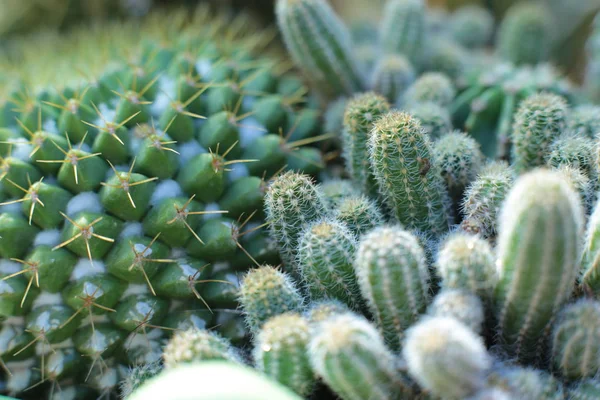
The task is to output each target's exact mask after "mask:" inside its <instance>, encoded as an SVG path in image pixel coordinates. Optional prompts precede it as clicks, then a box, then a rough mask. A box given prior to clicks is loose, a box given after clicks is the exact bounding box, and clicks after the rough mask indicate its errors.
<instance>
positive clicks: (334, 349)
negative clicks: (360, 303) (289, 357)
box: [309, 313, 412, 400]
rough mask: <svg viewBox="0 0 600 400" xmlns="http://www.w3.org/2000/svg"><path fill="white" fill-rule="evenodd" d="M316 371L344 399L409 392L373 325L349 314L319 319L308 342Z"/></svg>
mask: <svg viewBox="0 0 600 400" xmlns="http://www.w3.org/2000/svg"><path fill="white" fill-rule="evenodd" d="M309 353H310V359H311V364H312V366H313V368H314V370H315V372H316V373H317V374H318V375H319V376H320V377H321V378H322V379H323V381H324V382H325V383H327V385H328V386H329V387H330V388H331V389H333V391H334V392H335V393H336V394H337V395H338V396H340V398H342V399H343V400H362V399H373V400H386V399H393V398H401V397H400V396H402V395H409V394H410V393H411V392H412V389H411V387H410V386H409V385H410V384H409V383H408V380H407V379H406V377H405V376H403V375H402V373H401V372H400V370H399V368H398V361H397V360H396V358H395V356H394V354H393V353H392V352H391V351H390V350H389V349H388V348H387V347H386V346H385V344H384V343H383V340H382V338H381V336H380V335H379V333H378V332H377V330H376V329H375V327H374V326H372V325H371V324H370V323H369V322H368V321H367V320H365V319H364V318H363V317H360V316H357V315H353V314H350V313H346V314H341V315H336V316H333V317H331V318H329V319H326V320H324V321H322V322H320V323H319V324H318V325H317V328H316V332H315V334H314V336H313V337H312V339H311V341H310V345H309Z"/></svg>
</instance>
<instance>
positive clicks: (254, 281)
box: [239, 265, 304, 332]
mask: <svg viewBox="0 0 600 400" xmlns="http://www.w3.org/2000/svg"><path fill="white" fill-rule="evenodd" d="M239 301H240V304H241V306H242V309H243V311H244V315H245V317H246V323H247V324H248V326H249V327H250V329H251V330H252V331H253V332H258V330H259V329H260V328H261V326H262V325H263V324H264V323H265V322H267V320H269V318H271V317H274V316H276V315H279V314H283V313H286V312H292V311H300V310H301V309H302V307H303V303H304V299H303V298H302V295H301V294H300V292H299V291H298V289H297V288H296V287H295V285H294V282H293V281H292V279H291V278H290V277H289V276H288V275H287V274H286V273H284V272H280V271H278V270H277V269H275V268H273V267H271V266H268V265H265V266H262V267H259V268H256V269H253V270H250V271H249V272H248V273H247V274H246V276H245V277H244V279H243V280H242V284H241V287H240V292H239Z"/></svg>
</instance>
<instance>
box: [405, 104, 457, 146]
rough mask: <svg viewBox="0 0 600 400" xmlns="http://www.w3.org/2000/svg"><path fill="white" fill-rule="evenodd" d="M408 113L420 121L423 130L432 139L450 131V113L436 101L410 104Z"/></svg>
mask: <svg viewBox="0 0 600 400" xmlns="http://www.w3.org/2000/svg"><path fill="white" fill-rule="evenodd" d="M408 113H409V114H410V115H412V116H413V118H416V119H418V120H419V121H420V122H421V127H422V128H423V131H425V133H427V134H428V135H429V137H430V138H431V139H432V140H436V139H439V138H440V137H441V136H442V135H444V134H447V133H450V131H451V130H452V121H451V120H450V113H449V112H448V110H447V109H446V108H444V107H441V106H439V105H438V104H436V103H432V102H424V103H415V104H411V105H410V107H409V108H408Z"/></svg>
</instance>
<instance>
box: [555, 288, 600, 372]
mask: <svg viewBox="0 0 600 400" xmlns="http://www.w3.org/2000/svg"><path fill="white" fill-rule="evenodd" d="M599 344H600V303H598V302H597V301H594V300H586V299H584V300H579V301H578V302H577V303H574V304H571V305H568V306H566V307H565V308H564V309H563V310H562V311H561V312H560V314H559V315H558V318H557V321H556V322H555V323H554V328H553V333H552V360H553V365H554V368H555V369H556V370H557V371H558V372H560V373H561V374H562V375H563V376H564V377H566V378H567V379H581V378H590V377H594V376H596V375H597V373H598V371H599V370H600V360H599V359H598V354H600V348H599V347H598V346H599Z"/></svg>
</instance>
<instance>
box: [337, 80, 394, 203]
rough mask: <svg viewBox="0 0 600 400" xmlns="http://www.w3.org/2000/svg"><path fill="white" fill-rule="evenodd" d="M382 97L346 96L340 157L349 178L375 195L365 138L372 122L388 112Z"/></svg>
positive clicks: (372, 95)
mask: <svg viewBox="0 0 600 400" xmlns="http://www.w3.org/2000/svg"><path fill="white" fill-rule="evenodd" d="M389 108H390V106H389V104H388V102H387V101H386V100H385V98H383V97H381V96H380V95H377V94H375V93H372V92H369V93H364V94H359V95H356V96H355V97H353V98H352V99H350V101H349V102H348V105H347V106H346V112H345V114H344V134H343V141H344V153H343V155H344V159H345V160H346V167H347V168H348V171H349V172H350V175H351V176H352V179H353V180H354V182H355V183H356V185H357V186H358V187H360V188H361V189H362V190H363V191H364V192H366V193H367V194H369V195H371V196H373V197H376V196H377V195H378V189H377V183H376V181H375V177H374V176H373V173H372V172H371V168H370V161H369V148H368V144H369V138H370V137H371V130H372V128H373V124H374V123H375V121H377V120H378V119H379V118H380V117H381V116H382V115H383V114H385V113H387V112H388V111H389Z"/></svg>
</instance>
